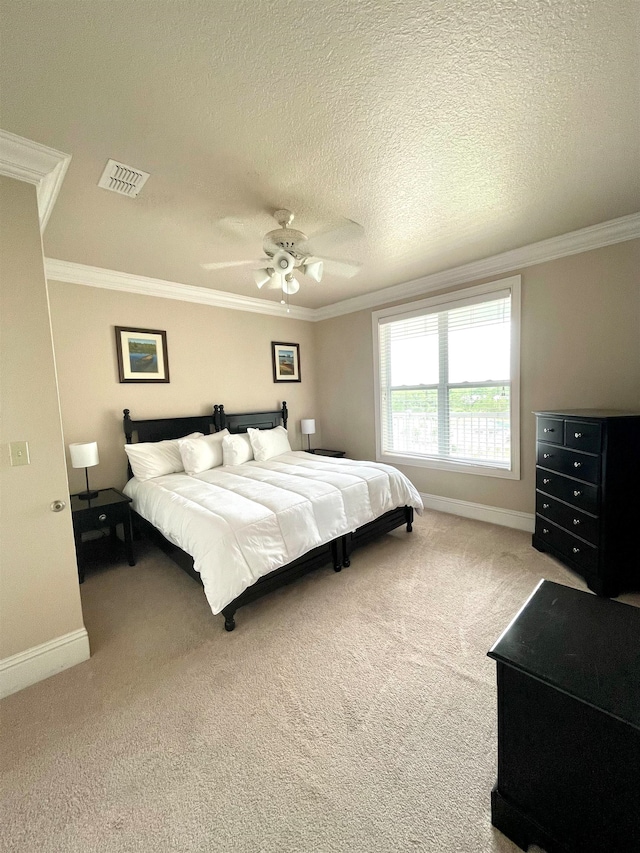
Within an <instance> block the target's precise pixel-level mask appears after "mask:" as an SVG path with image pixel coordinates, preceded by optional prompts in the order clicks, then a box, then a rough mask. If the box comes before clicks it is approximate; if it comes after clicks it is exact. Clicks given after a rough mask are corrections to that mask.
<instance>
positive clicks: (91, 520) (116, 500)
mask: <svg viewBox="0 0 640 853" xmlns="http://www.w3.org/2000/svg"><path fill="white" fill-rule="evenodd" d="M130 504H131V498H128V497H127V496H126V495H123V494H122V492H119V491H118V490H117V489H100V490H99V491H98V492H96V497H95V498H89V499H87V498H83V497H82V495H71V515H72V518H73V534H74V537H75V542H76V555H77V558H78V577H79V580H80V583H82V582H83V581H84V568H83V566H82V550H83V548H82V534H83V533H87V532H89V531H95V530H102V529H104V528H106V527H108V528H109V530H110V532H111V536H110V539H111V541H112V542H114V541H115V540H116V538H117V537H116V527H117V525H118V524H122V529H123V533H124V547H125V553H126V555H127V559H128V561H129V565H130V566H135V564H136V561H135V557H134V554H133V536H132V530H131V510H130V508H129V506H130Z"/></svg>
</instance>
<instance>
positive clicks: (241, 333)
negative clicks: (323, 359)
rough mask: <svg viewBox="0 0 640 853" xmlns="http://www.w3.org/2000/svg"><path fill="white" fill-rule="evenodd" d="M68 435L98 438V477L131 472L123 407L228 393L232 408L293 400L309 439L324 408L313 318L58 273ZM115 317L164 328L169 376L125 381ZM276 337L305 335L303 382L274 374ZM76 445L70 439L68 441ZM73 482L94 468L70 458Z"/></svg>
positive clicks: (170, 405) (102, 483)
mask: <svg viewBox="0 0 640 853" xmlns="http://www.w3.org/2000/svg"><path fill="white" fill-rule="evenodd" d="M49 298H50V302H51V322H52V327H53V338H54V345H55V353H56V364H57V368H58V378H59V387H60V404H61V409H62V423H63V431H64V441H65V444H66V445H68V444H69V443H70V442H74V441H93V440H95V441H97V442H98V447H99V453H100V464H99V465H98V466H96V467H95V468H92V469H91V470H90V471H89V478H90V484H91V486H95V487H97V488H105V487H107V486H115V487H116V488H121V487H122V486H123V485H124V483H125V482H126V457H125V453H124V450H123V445H124V434H123V431H122V410H123V409H124V408H128V409H130V410H131V417H132V418H134V419H135V418H145V417H165V416H169V415H176V416H179V415H183V416H186V415H197V414H205V413H207V412H210V411H211V410H212V408H213V405H214V403H222V404H223V405H224V407H225V409H226V410H227V411H228V412H243V411H252V410H253V411H256V410H257V411H259V410H261V409H263V410H267V409H275V408H278V407H279V406H280V404H281V403H282V400H283V399H284V400H286V401H287V405H288V407H289V412H290V420H289V433H290V436H291V444H292V447H293V448H294V449H299V448H300V447H301V436H300V419H301V418H304V417H314V401H315V397H316V379H315V370H314V363H315V358H314V353H313V350H314V341H313V328H312V324H311V323H308V322H306V321H302V320H292V319H287V318H286V317H282V318H280V317H270V316H266V315H264V314H253V313H248V312H245V311H233V310H229V309H225V308H213V307H209V306H206V305H198V304H193V303H190V302H181V301H178V300H172V299H164V298H156V297H151V296H142V295H138V294H130V293H122V292H118V291H113V290H106V289H101V288H94V287H85V286H84V285H76V284H64V283H61V282H50V283H49ZM114 326H132V327H134V328H135V327H138V328H145V329H163V330H165V331H166V333H167V351H168V354H169V372H170V379H171V381H170V382H169V383H168V384H129V383H124V384H121V383H120V382H119V379H118V368H117V361H116V348H115V333H114ZM271 341H287V342H294V343H298V344H300V362H301V376H302V382H300V383H274V381H273V373H272V362H271ZM67 454H68V448H67ZM68 472H69V481H70V487H71V491H72V492H77V491H79V490H81V489H82V488H84V470H83V469H81V470H78V469H74V468H71V467H70V466H69V468H68Z"/></svg>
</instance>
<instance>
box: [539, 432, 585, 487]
mask: <svg viewBox="0 0 640 853" xmlns="http://www.w3.org/2000/svg"><path fill="white" fill-rule="evenodd" d="M537 463H538V465H541V466H542V467H543V468H550V469H551V470H552V471H559V472H560V473H561V474H567V475H568V476H569V477H577V478H578V479H579V480H586V481H587V482H588V483H599V482H600V457H599V456H587V455H586V454H584V453H576V452H575V451H574V450H569V449H568V448H565V447H558V446H557V445H555V444H547V443H545V442H543V441H539V442H538V448H537Z"/></svg>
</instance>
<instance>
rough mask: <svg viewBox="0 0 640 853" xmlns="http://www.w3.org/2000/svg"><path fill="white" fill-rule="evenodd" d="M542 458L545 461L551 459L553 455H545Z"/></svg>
mask: <svg viewBox="0 0 640 853" xmlns="http://www.w3.org/2000/svg"><path fill="white" fill-rule="evenodd" d="M542 458H543V459H551V454H550V453H543V454H542Z"/></svg>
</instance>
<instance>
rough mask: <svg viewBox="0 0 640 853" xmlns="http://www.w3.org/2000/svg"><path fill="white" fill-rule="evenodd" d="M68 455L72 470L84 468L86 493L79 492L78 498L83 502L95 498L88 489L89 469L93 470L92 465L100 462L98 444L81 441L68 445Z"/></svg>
mask: <svg viewBox="0 0 640 853" xmlns="http://www.w3.org/2000/svg"><path fill="white" fill-rule="evenodd" d="M69 455H70V456H71V466H72V467H73V468H84V476H85V479H86V481H87V490H86V492H80V493H79V494H78V497H79V498H80V499H81V500H83V501H88V500H89V499H90V498H97V497H98V493H97V492H96V491H92V490H91V489H90V488H89V468H93V466H94V465H97V464H98V463H99V462H100V457H99V456H98V443H97V442H96V441H82V442H75V443H74V444H70V445H69Z"/></svg>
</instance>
